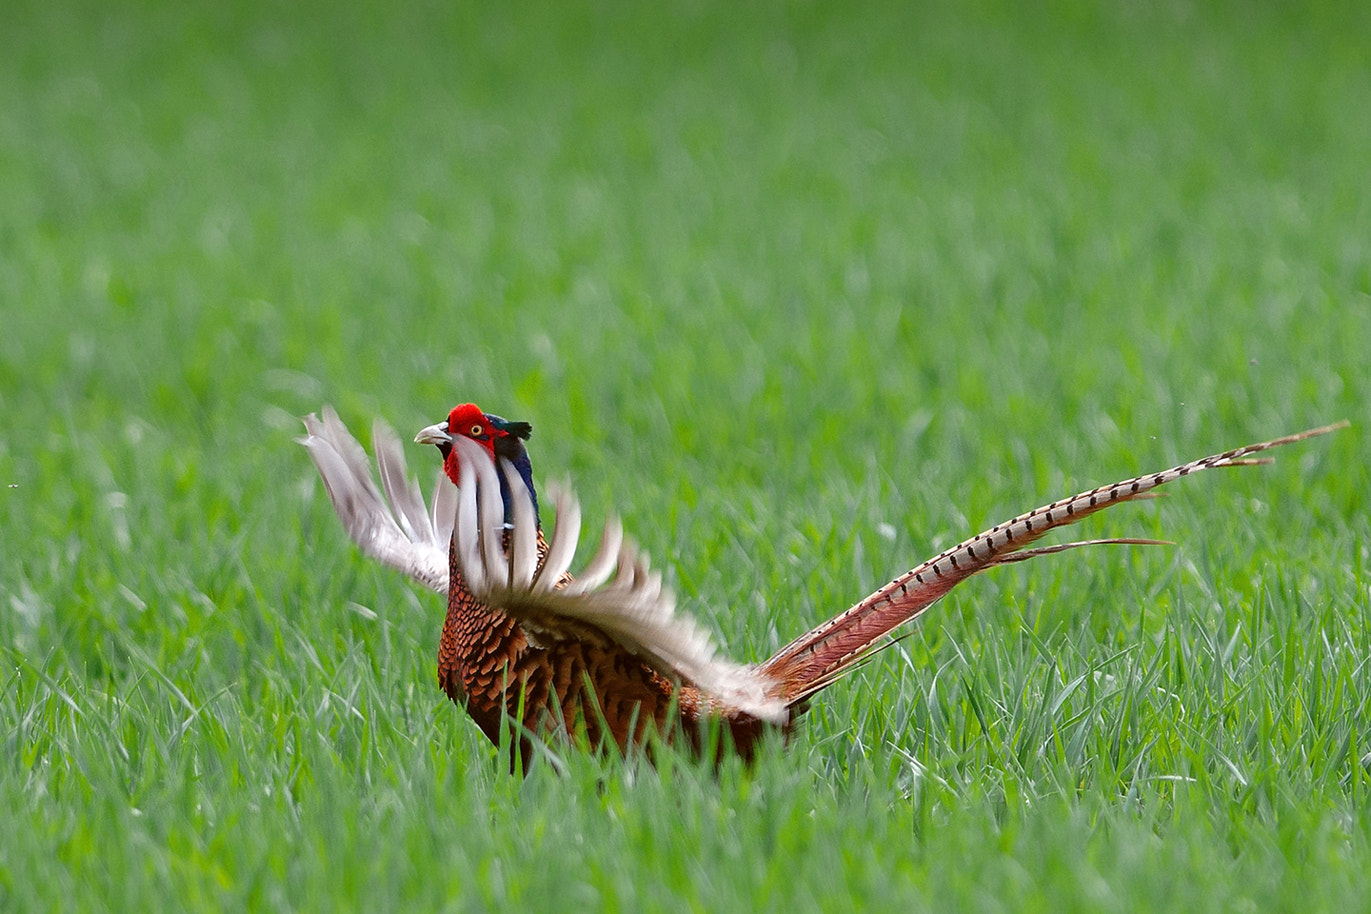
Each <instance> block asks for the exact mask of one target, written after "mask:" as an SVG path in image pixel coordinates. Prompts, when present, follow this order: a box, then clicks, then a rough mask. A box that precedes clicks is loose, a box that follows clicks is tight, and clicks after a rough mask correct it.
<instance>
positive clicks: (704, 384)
mask: <svg viewBox="0 0 1371 914" xmlns="http://www.w3.org/2000/svg"><path fill="white" fill-rule="evenodd" d="M1369 10H1371V8H1369V7H1367V5H1366V4H1362V3H1333V4H1326V3H1325V4H1261V3H1214V4H1190V3H1185V2H1170V3H1163V2H1158V3H1096V4H1076V3H1061V4H1046V5H1037V6H1021V5H1018V4H1008V3H992V2H983V3H982V2H975V3H969V4H958V5H950V6H934V5H923V4H900V3H858V4H849V5H837V4H820V3H770V2H766V3H759V4H751V5H732V4H723V3H712V2H683V3H676V4H671V5H669V6H659V5H649V4H631V3H598V4H591V5H581V4H561V3H530V4H520V5H518V7H517V8H515V9H488V8H486V7H485V6H484V5H474V4H451V3H421V2H413V3H401V4H380V3H353V4H341V5H339V4H316V3H308V2H306V3H272V2H259V3H243V4H209V3H200V2H192V3H183V4H155V3H142V4H140V3H136V2H131V3H115V4H97V3H80V2H64V3H57V4H49V3H34V2H27V0H18V2H13V3H10V4H8V5H7V6H6V9H5V11H4V13H3V14H0V324H2V327H0V415H3V417H4V421H3V424H0V543H2V544H0V683H3V688H2V689H0V724H3V726H0V733H3V734H4V738H5V740H6V742H5V744H4V753H3V754H4V757H5V759H7V761H4V762H0V823H4V824H3V825H0V830H3V831H4V832H5V833H6V834H7V835H8V836H9V837H6V838H4V839H3V840H0V907H5V908H10V907H14V908H40V909H41V908H49V909H51V908H57V907H61V908H63V909H64V910H75V909H86V908H90V909H100V908H130V909H144V910H146V909H169V908H177V907H185V908H201V907H206V908H211V909H216V908H217V909H223V908H237V907H244V906H248V907H261V908H271V909H290V908H302V909H306V910H318V909H322V908H333V909H347V908H352V907H363V906H365V907H370V908H382V909H385V908H395V909H401V910H414V909H416V908H418V907H420V906H423V907H442V906H451V907H452V908H454V909H464V910H465V909H479V908H493V907H502V906H505V905H507V904H523V905H533V906H545V905H551V904H554V903H556V904H562V903H571V904H581V905H585V906H588V907H589V906H597V907H601V908H602V909H605V910H616V909H634V910H637V909H641V908H668V909H671V910H682V909H685V908H691V909H696V910H719V909H723V908H727V907H735V906H736V907H750V908H755V909H778V908H786V909H802V910H807V909H818V908H825V909H831V908H833V907H834V906H835V905H836V906H838V907H842V906H843V905H844V903H845V902H846V903H852V904H857V905H863V904H864V905H867V906H870V907H873V908H875V907H882V906H894V905H899V906H900V908H902V909H910V908H924V907H928V908H938V909H941V908H944V907H958V908H975V909H987V910H989V909H1005V908H1009V909H1016V910H1033V909H1042V908H1045V907H1048V906H1051V907H1053V908H1063V907H1089V908H1091V909H1092V910H1110V909H1119V910H1138V909H1139V908H1143V909H1146V908H1149V907H1154V908H1156V909H1174V910H1189V911H1194V910H1206V909H1218V910H1233V909H1235V908H1236V907H1239V906H1241V905H1258V906H1261V907H1280V906H1288V907H1294V906H1297V905H1298V906H1300V907H1301V909H1309V908H1319V907H1324V908H1329V909H1340V910H1341V909H1347V908H1346V905H1349V904H1360V905H1364V904H1365V901H1364V898H1365V897H1367V894H1366V893H1367V892H1368V891H1371V885H1369V884H1368V883H1371V879H1368V876H1367V873H1371V852H1369V851H1371V847H1369V845H1371V840H1369V839H1371V823H1369V822H1368V818H1371V817H1369V816H1368V813H1367V808H1368V804H1367V802H1366V801H1367V788H1368V774H1367V770H1368V767H1369V766H1371V739H1368V735H1367V732H1366V729H1365V719H1366V715H1367V711H1368V708H1367V699H1366V697H1365V696H1366V695H1367V694H1368V689H1371V675H1369V674H1368V672H1367V668H1366V663H1365V658H1366V657H1367V656H1368V654H1371V635H1368V628H1369V626H1368V618H1371V612H1369V611H1368V599H1369V598H1368V580H1367V575H1366V565H1367V520H1366V510H1367V502H1368V494H1369V493H1371V481H1369V480H1368V474H1367V470H1366V467H1365V465H1364V461H1363V459H1362V457H1361V454H1362V453H1363V452H1364V451H1365V445H1366V443H1367V435H1366V431H1365V429H1366V420H1367V418H1368V410H1367V406H1366V404H1367V402H1368V371H1367V367H1366V366H1367V362H1368V353H1371V204H1368V194H1367V187H1368V180H1367V174H1368V169H1367V162H1368V158H1367V151H1368V150H1371V117H1367V115H1366V112H1368V111H1371V70H1368V64H1367V61H1368V59H1371V46H1369V45H1368V38H1367V36H1368V35H1371V11H1369ZM466 400H474V401H476V402H477V403H479V404H481V405H482V406H483V407H484V408H486V409H487V410H490V411H492V412H496V413H499V414H502V415H505V416H508V417H512V418H521V419H527V420H529V421H531V422H533V424H534V426H535V429H536V432H535V437H534V439H533V442H532V445H533V450H534V459H535V466H536V469H537V472H538V474H539V478H540V479H542V478H546V477H550V476H554V477H561V476H564V475H566V476H570V477H571V478H572V479H573V480H574V481H575V483H576V486H577V489H578V490H579V492H580V494H581V496H582V500H583V502H584V504H585V506H586V508H587V511H588V513H589V515H590V518H591V520H592V522H593V521H594V519H595V518H597V517H599V516H600V514H602V513H603V512H605V511H608V510H610V509H611V508H613V509H614V510H617V511H618V512H620V513H622V514H623V515H624V517H625V522H626V525H627V526H628V528H629V529H630V530H631V531H632V532H633V533H634V534H635V535H636V536H637V538H638V539H639V541H640V542H641V543H642V544H643V545H644V546H645V547H646V548H647V549H648V550H649V551H650V552H651V553H652V554H653V555H654V556H656V557H657V560H658V564H659V565H660V566H661V567H664V568H665V570H666V574H667V576H668V579H669V580H671V581H672V583H673V584H674V585H675V586H676V588H677V590H678V591H679V592H680V594H681V596H682V601H683V604H684V606H685V607H686V608H687V609H689V610H690V611H692V612H695V613H696V614H698V615H700V616H701V617H703V618H704V619H705V621H706V623H707V624H708V625H709V626H711V627H712V628H713V629H714V630H715V631H717V632H718V633H719V635H720V636H721V639H722V641H723V642H724V643H725V644H726V645H728V649H729V652H730V653H731V654H732V655H733V656H735V657H737V658H739V659H759V658H761V657H764V656H765V655H766V654H767V653H769V651H770V650H772V649H774V647H776V646H777V645H778V644H780V643H782V642H784V641H785V640H788V639H789V637H791V636H792V635H794V634H796V633H797V632H799V631H800V630H802V629H803V628H804V627H805V626H807V625H810V624H813V623H815V622H817V621H818V620H819V619H821V618H823V617H825V616H827V615H829V614H831V613H833V612H835V611H837V610H839V609H841V608H844V607H845V606H847V605H848V604H849V603H851V602H852V601H854V600H855V599H857V598H859V597H861V596H862V595H864V594H865V593H866V592H867V591H868V590H870V589H872V588H873V587H875V586H877V585H879V584H881V583H883V582H884V581H885V580H886V579H888V578H889V577H891V576H893V575H894V574H897V573H899V572H901V571H903V570H905V569H906V568H908V567H909V566H910V565H912V564H913V563H914V562H916V561H918V560H920V559H922V558H924V557H925V556H927V555H928V554H930V553H931V552H933V551H935V550H937V549H940V548H942V547H945V546H947V545H950V544H951V543H953V542H955V541H956V540H958V539H960V538H961V537H962V536H964V535H967V534H969V533H971V532H974V529H976V528H979V527H980V526H983V525H986V524H990V523H994V522H995V521H998V520H1000V519H1002V518H1003V517H1007V516H1009V515H1011V514H1014V513H1017V512H1019V511H1021V510H1026V509H1027V508H1029V507H1032V506H1033V505H1036V504H1038V503H1040V502H1043V501H1047V500H1049V499H1051V498H1054V497H1057V496H1060V495H1065V494H1067V493H1068V492H1070V491H1074V490H1076V489H1081V488H1085V487H1087V486H1089V485H1094V484H1097V483H1101V482H1105V481H1108V480H1111V479H1114V478H1121V477H1123V476H1127V475H1130V474H1132V473H1135V472H1143V471H1148V470H1154V469H1159V468H1161V467H1162V466H1164V465H1169V464H1170V463H1174V462H1178V461H1179V460H1182V459H1185V458H1190V457H1196V456H1200V455H1202V454H1204V453H1208V452H1211V451H1214V450H1220V449H1223V448H1227V447H1231V446H1234V445H1237V444H1241V443H1245V442H1247V441H1251V440H1257V439H1260V438H1266V437H1272V436H1274V435H1277V434H1280V433H1283V432H1289V431H1295V430H1298V429H1301V428H1304V427H1306V426H1311V425H1316V424H1322V423H1324V422H1328V421H1333V420H1335V419H1339V418H1349V419H1351V420H1352V421H1353V428H1352V430H1351V431H1348V432H1342V433H1340V434H1339V435H1338V436H1337V437H1336V438H1334V439H1331V440H1321V441H1318V442H1315V443H1312V444H1307V445H1302V446H1300V448H1299V450H1298V451H1292V452H1290V453H1282V454H1279V455H1278V458H1279V462H1278V463H1277V465H1276V466H1275V467H1271V468H1266V469H1262V470H1252V471H1243V472H1242V473H1241V474H1226V475H1224V476H1222V477H1220V478H1217V479H1203V480H1196V481H1194V482H1193V483H1187V484H1186V485H1188V486H1189V488H1188V489H1187V488H1181V489H1180V490H1178V491H1176V492H1174V493H1173V495H1172V497H1171V498H1170V499H1168V500H1167V502H1166V504H1165V505H1163V507H1162V508H1161V510H1156V509H1133V508H1127V509H1123V515H1122V516H1119V517H1110V518H1107V519H1106V520H1104V521H1103V522H1100V523H1098V524H1095V523H1092V525H1091V526H1090V528H1089V529H1088V531H1087V532H1088V533H1089V534H1091V535H1128V534H1131V535H1145V536H1146V535H1156V536H1166V537H1169V538H1173V539H1175V540H1177V541H1178V542H1179V544H1180V545H1179V546H1178V547H1176V549H1174V550H1171V551H1168V552H1164V553H1149V554H1147V555H1129V554H1122V553H1118V554H1116V553H1113V552H1111V553H1109V554H1096V555H1090V556H1087V555H1084V554H1076V555H1071V556H1063V557H1060V558H1057V559H1052V560H1048V561H1047V562H1045V563H1042V564H1030V565H1029V566H1026V567H1024V568H1021V569H1006V570H1003V571H1000V572H997V573H995V574H994V575H993V576H991V577H988V578H987V579H985V580H983V581H977V582H975V583H973V584H970V585H968V586H967V587H966V588H965V593H962V592H958V593H957V594H956V595H954V596H953V597H952V598H949V599H948V601H946V602H945V603H944V604H943V605H941V606H940V607H938V608H937V609H936V610H935V611H934V612H933V613H931V614H930V616H929V617H928V618H927V619H926V620H925V621H924V622H923V623H922V625H921V627H920V629H919V634H918V636H917V637H916V638H915V639H912V640H911V642H908V643H907V645H908V647H907V650H905V651H903V652H901V653H898V655H897V654H896V653H892V654H889V655H887V657H886V659H883V660H882V661H881V662H880V663H878V664H876V665H875V666H873V667H871V668H870V669H869V670H868V671H867V672H864V673H862V674H859V675H858V676H856V677H854V678H853V679H852V680H851V681H850V682H848V683H845V684H843V685H841V686H838V687H836V688H835V689H833V690H831V693H830V694H828V695H825V696H824V697H823V698H822V699H821V700H820V701H819V702H818V703H817V705H816V709H815V711H814V712H813V713H812V714H811V715H810V717H809V718H808V719H807V721H806V726H805V727H804V728H803V731H802V733H801V734H800V735H799V736H798V737H797V739H796V740H795V741H794V743H793V744H792V745H791V746H790V747H789V748H788V750H785V751H783V750H782V749H781V748H780V747H779V745H778V746H777V747H776V748H775V751H774V752H770V753H768V754H767V755H766V756H765V757H764V758H763V760H762V761H761V762H760V763H759V765H758V766H757V768H756V769H755V770H753V771H743V770H741V769H737V768H733V767H730V768H727V769H726V770H725V771H724V772H722V773H721V774H720V775H719V776H718V777H717V778H716V777H715V776H714V775H713V774H712V773H711V772H709V771H707V770H702V769H699V768H697V767H694V766H692V765H690V764H689V763H688V762H687V761H686V760H679V764H676V765H674V766H673V765H670V764H669V765H667V766H666V770H664V771H661V772H657V771H653V770H651V769H644V768H642V767H641V766H623V765H620V764H616V763H613V762H612V761H606V760H593V759H573V760H571V761H570V762H569V764H570V765H571V771H570V773H569V774H567V775H566V776H564V777H560V778H559V777H557V776H555V775H553V774H552V772H551V771H550V770H540V771H539V772H535V774H534V776H532V777H531V778H529V780H528V781H527V782H523V783H513V782H511V781H510V780H509V779H508V778H507V777H506V776H504V775H503V774H501V772H500V769H499V766H498V764H496V763H495V762H494V760H493V758H492V754H493V750H491V749H489V747H488V746H486V745H485V744H484V743H483V742H482V739H481V738H480V736H479V734H478V733H476V732H475V728H474V727H472V726H471V725H470V724H469V722H468V721H466V720H465V719H464V718H463V717H462V715H461V714H460V713H459V712H458V711H457V710H456V709H455V708H452V707H451V706H450V705H448V704H447V703H446V701H445V699H443V697H442V695H441V693H440V692H438V691H437V690H436V688H434V686H433V655H434V649H435V646H436V640H437V632H438V628H439V626H440V624H441V615H442V606H441V601H438V600H436V599H435V598H433V597H432V596H431V595H427V594H423V593H420V592H418V591H417V590H416V589H415V588H413V587H411V586H410V585H408V584H406V583H404V582H403V581H401V580H399V579H398V578H397V577H396V576H395V575H393V574H391V573H388V572H386V571H383V570H380V569H377V568H375V567H373V566H372V564H370V563H368V562H367V561H365V560H363V559H362V558H360V557H359V556H358V555H357V554H356V553H355V551H354V550H353V549H352V548H351V546H350V545H349V544H348V543H347V542H346V539H345V537H344V536H343V534H342V532H341V529H340V528H339V525H338V524H337V522H336V521H335V520H334V518H333V516H332V513H331V511H330V509H329V508H328V506H327V504H326V502H325V500H324V498H323V493H322V489H321V487H320V486H319V485H318V484H317V482H316V480H315V478H314V473H313V469H312V467H311V466H310V464H309V461H308V459H307V458H306V456H305V454H304V452H303V451H302V450H301V449H300V448H298V447H297V446H296V445H295V444H294V443H293V442H292V439H293V438H294V437H295V436H297V435H298V434H300V432H301V430H302V429H301V426H300V425H299V422H298V417H299V416H301V415H303V414H304V413H306V412H309V411H312V410H316V409H318V408H319V406H320V405H321V404H323V403H325V402H328V403H333V404H334V405H336V406H337V407H338V408H339V410H340V411H341V413H342V415H343V417H344V419H345V420H347V421H348V422H349V423H350V424H351V425H352V427H353V428H354V430H355V431H357V432H358V433H359V435H360V436H361V437H363V439H364V440H365V439H366V438H367V435H368V429H369V427H370V423H371V422H372V420H373V419H374V418H382V419H384V420H385V421H387V422H389V423H391V424H392V425H394V426H395V427H396V428H397V429H399V430H400V431H401V432H402V433H403V432H412V431H413V430H416V429H417V428H419V427H420V426H422V425H426V424H428V423H430V422H433V421H436V420H437V419H439V418H441V417H442V416H443V415H445V414H446V412H447V410H448V409H449V408H450V407H451V406H452V405H453V404H454V403H457V402H461V401H466ZM411 460H412V463H413V465H414V466H415V467H416V469H417V471H418V472H419V474H420V476H421V478H423V479H424V480H425V482H427V481H428V479H429V474H430V473H431V472H432V471H433V468H432V464H433V463H434V462H435V461H434V460H433V458H432V455H431V454H430V453H429V452H428V451H427V450H424V449H419V448H415V450H414V453H413V454H412V455H411ZM1130 512H1131V513H1130ZM1116 680H1117V683H1118V684H1117V685H1110V683H1114V682H1115V681H1116Z"/></svg>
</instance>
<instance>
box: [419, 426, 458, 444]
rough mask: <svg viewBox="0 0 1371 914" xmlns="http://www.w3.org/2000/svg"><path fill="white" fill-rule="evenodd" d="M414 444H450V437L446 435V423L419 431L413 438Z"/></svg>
mask: <svg viewBox="0 0 1371 914" xmlns="http://www.w3.org/2000/svg"><path fill="white" fill-rule="evenodd" d="M414 443H415V444H451V443H452V436H451V435H449V434H448V431H447V423H446V422H439V423H438V424H437V425H430V426H429V427H428V428H423V429H420V430H419V434H417V435H415V436H414Z"/></svg>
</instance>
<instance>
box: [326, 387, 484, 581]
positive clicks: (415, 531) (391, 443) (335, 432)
mask: <svg viewBox="0 0 1371 914" xmlns="http://www.w3.org/2000/svg"><path fill="white" fill-rule="evenodd" d="M322 412H323V418H322V419H320V418H318V417H316V416H314V415H313V414H311V415H308V416H306V417H305V430H306V431H307V432H308V433H309V434H308V435H306V436H305V437H304V438H301V439H299V441H300V443H301V444H303V445H304V446H305V448H306V449H307V450H308V451H309V456H310V457H311V458H312V459H313V460H314V465H315V466H316V467H318V468H319V475H320V476H321V477H323V480H324V489H325V490H326V491H327V492H328V497H329V501H331V502H332V503H333V509H334V510H335V511H337V512H338V518H339V519H340V520H341V521H342V522H343V527H344V528H346V529H347V532H348V536H350V537H351V538H352V541H353V542H354V543H356V544H357V548H359V549H361V550H362V552H363V553H365V554H366V555H368V556H370V557H372V558H374V559H377V560H378V561H380V562H381V563H382V564H384V565H388V566H390V567H391V568H394V569H396V570H397V571H401V572H403V573H404V574H406V575H408V576H409V577H411V578H413V579H414V580H416V581H418V582H419V583H420V584H423V585H424V586H425V587H427V588H429V589H430V590H434V591H437V592H438V593H440V594H444V595H446V594H447V591H448V575H447V570H448V553H447V544H448V540H449V539H450V538H451V536H452V521H453V513H454V508H455V505H456V501H457V490H456V489H455V488H454V487H453V486H452V484H451V483H450V482H448V480H447V477H446V476H444V475H443V474H442V472H441V471H440V472H439V473H438V487H437V489H436V490H435V494H434V498H433V508H432V510H429V508H427V507H426V506H425V505H424V496H423V493H422V492H420V491H419V486H418V484H416V483H415V481H414V479H413V477H411V476H410V475H409V473H408V470H407V468H406V466H405V455H404V450H403V448H402V446H401V444H400V439H399V438H398V437H397V436H396V434H395V432H394V431H393V430H392V429H391V428H390V426H388V425H386V424H385V423H384V422H381V421H377V423H376V425H375V428H374V430H373V432H372V442H373V444H375V446H376V463H377V466H378V467H379V469H380V472H381V484H382V486H383V487H384V489H385V495H384V496H383V495H382V494H381V491H380V490H378V489H377V488H376V483H375V481H373V479H372V476H371V468H370V467H369V466H368V465H367V455H366V451H364V450H362V446H361V445H360V444H358V443H357V439H356V438H353V437H352V434H351V433H350V432H349V431H348V430H347V426H346V425H344V424H343V421H342V420H341V419H339V418H338V414H337V413H336V412H334V411H333V409H332V407H328V406H325V407H324V408H323V410H322Z"/></svg>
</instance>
